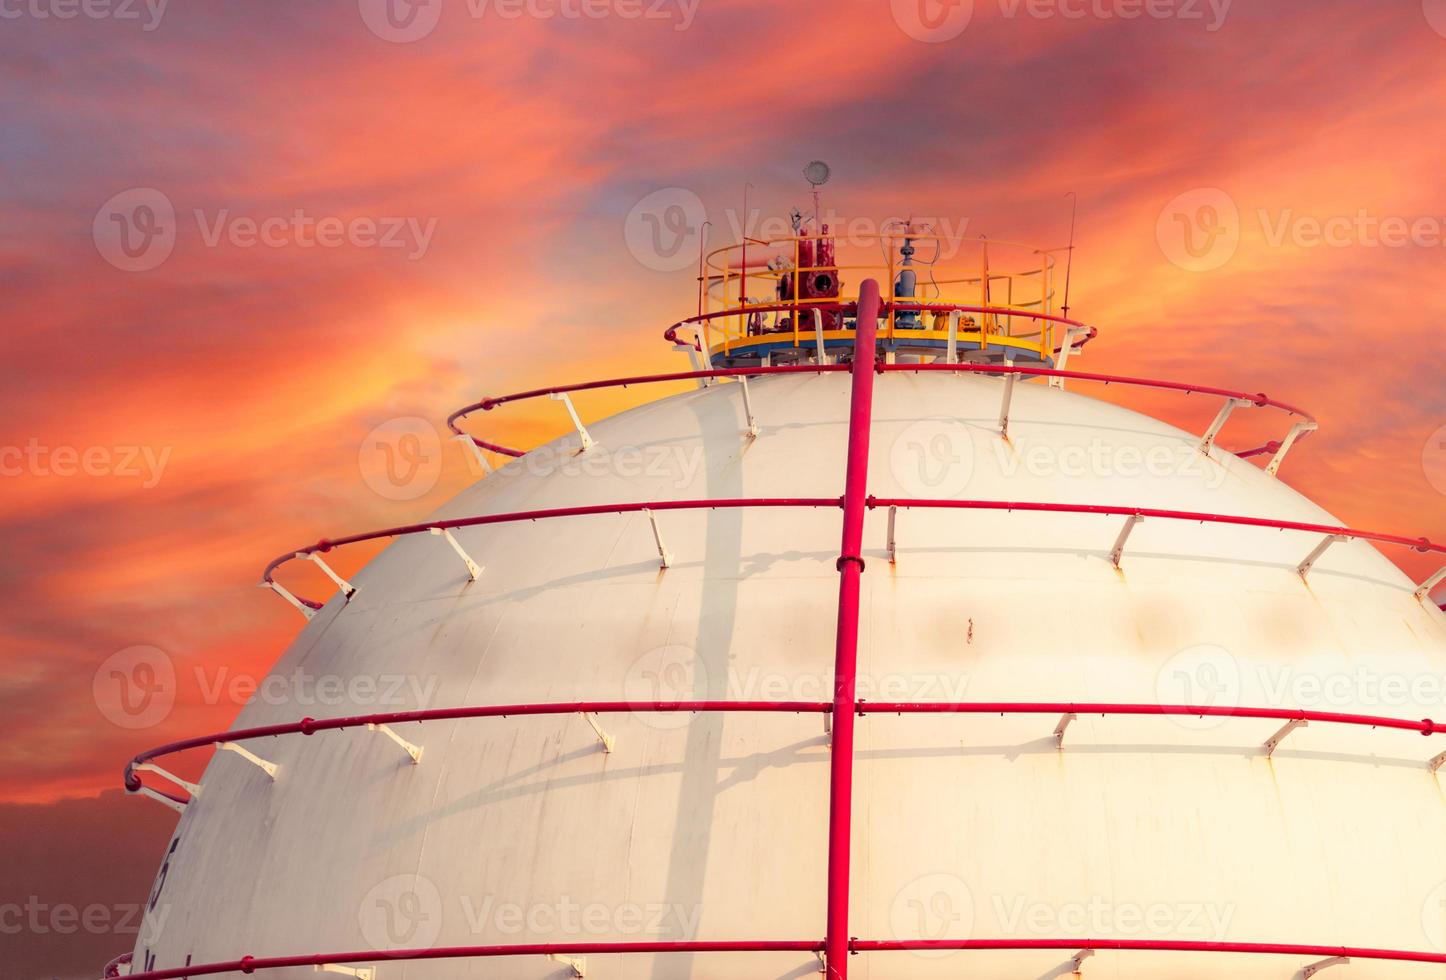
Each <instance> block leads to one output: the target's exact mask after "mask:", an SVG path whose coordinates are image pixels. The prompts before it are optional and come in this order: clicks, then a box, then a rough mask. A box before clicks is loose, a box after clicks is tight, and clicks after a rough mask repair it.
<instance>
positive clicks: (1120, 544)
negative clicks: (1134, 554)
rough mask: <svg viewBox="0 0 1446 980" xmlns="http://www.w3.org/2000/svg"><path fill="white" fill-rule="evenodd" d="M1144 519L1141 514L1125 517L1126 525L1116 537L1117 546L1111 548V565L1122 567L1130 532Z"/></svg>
mask: <svg viewBox="0 0 1446 980" xmlns="http://www.w3.org/2000/svg"><path fill="white" fill-rule="evenodd" d="M1144 519H1145V518H1144V516H1143V515H1141V514H1131V515H1130V516H1129V517H1126V518H1125V526H1124V527H1122V528H1120V535H1119V537H1117V538H1115V546H1114V547H1113V548H1111V549H1110V564H1111V565H1114V566H1115V567H1116V568H1119V567H1120V559H1121V558H1123V557H1124V556H1125V542H1126V541H1129V540H1130V532H1131V531H1133V530H1134V529H1135V525H1136V524H1138V523H1140V522H1141V521H1143V520H1144Z"/></svg>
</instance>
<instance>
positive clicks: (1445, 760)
mask: <svg viewBox="0 0 1446 980" xmlns="http://www.w3.org/2000/svg"><path fill="white" fill-rule="evenodd" d="M1442 766H1446V752H1442V753H1441V754H1440V755H1438V756H1436V757H1435V758H1433V759H1432V760H1431V761H1430V762H1428V763H1426V769H1427V771H1429V772H1437V771H1439V770H1440V768H1441V767H1442Z"/></svg>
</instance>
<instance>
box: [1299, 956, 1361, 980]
mask: <svg viewBox="0 0 1446 980" xmlns="http://www.w3.org/2000/svg"><path fill="white" fill-rule="evenodd" d="M1350 961H1351V958H1350V957H1349V956H1332V957H1330V958H1329V959H1324V960H1316V961H1315V962H1314V963H1311V964H1310V965H1308V966H1306V967H1305V968H1304V969H1303V970H1301V971H1300V972H1301V975H1302V976H1303V977H1304V978H1305V980H1310V978H1311V977H1313V976H1315V975H1316V974H1317V973H1319V972H1320V971H1322V970H1324V969H1325V968H1326V967H1328V966H1345V965H1346V964H1347V963H1349V962H1350Z"/></svg>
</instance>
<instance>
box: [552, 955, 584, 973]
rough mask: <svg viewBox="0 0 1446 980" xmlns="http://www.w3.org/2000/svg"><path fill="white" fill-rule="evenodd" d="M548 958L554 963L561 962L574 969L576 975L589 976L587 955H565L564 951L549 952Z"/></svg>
mask: <svg viewBox="0 0 1446 980" xmlns="http://www.w3.org/2000/svg"><path fill="white" fill-rule="evenodd" d="M547 958H548V959H549V960H552V961H553V962H554V963H561V964H563V965H564V966H566V967H568V968H569V969H571V970H572V975H573V976H575V977H585V976H587V957H585V956H564V955H563V954H562V953H548V954H547Z"/></svg>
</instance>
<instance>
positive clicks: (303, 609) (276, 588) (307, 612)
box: [256, 582, 316, 619]
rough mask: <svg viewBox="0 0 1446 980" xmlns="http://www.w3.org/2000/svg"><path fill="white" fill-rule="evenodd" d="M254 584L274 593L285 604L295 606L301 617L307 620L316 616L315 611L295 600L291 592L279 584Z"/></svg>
mask: <svg viewBox="0 0 1446 980" xmlns="http://www.w3.org/2000/svg"><path fill="white" fill-rule="evenodd" d="M256 584H257V586H258V587H259V588H263V589H270V590H271V591H272V592H275V593H276V594H277V595H279V596H281V598H283V599H285V600H286V601H287V602H289V603H291V604H292V605H293V606H295V607H296V611H297V612H299V613H301V615H303V616H305V617H306V618H307V619H310V618H311V617H313V616H315V615H316V610H315V609H312V608H311V607H310V606H308V605H307V604H306V603H304V602H302V601H301V600H300V599H298V598H296V596H294V595H292V594H291V592H290V591H289V590H288V589H287V588H286V586H284V585H282V584H281V583H280V582H257V583H256Z"/></svg>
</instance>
